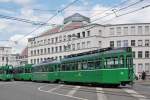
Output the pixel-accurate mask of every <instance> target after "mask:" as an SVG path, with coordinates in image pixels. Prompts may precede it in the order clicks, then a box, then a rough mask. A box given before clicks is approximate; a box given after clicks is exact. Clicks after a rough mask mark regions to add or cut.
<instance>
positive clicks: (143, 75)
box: [142, 71, 146, 80]
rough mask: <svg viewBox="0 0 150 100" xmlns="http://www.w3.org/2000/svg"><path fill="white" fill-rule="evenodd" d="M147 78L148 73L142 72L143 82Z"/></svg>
mask: <svg viewBox="0 0 150 100" xmlns="http://www.w3.org/2000/svg"><path fill="white" fill-rule="evenodd" d="M145 78H146V73H145V72H144V71H143V72H142V80H145Z"/></svg>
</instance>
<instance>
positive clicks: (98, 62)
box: [95, 60, 101, 69]
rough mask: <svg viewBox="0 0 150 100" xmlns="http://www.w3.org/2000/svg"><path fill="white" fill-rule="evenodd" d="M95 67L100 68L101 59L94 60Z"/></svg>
mask: <svg viewBox="0 0 150 100" xmlns="http://www.w3.org/2000/svg"><path fill="white" fill-rule="evenodd" d="M95 68H96V69H100V68H101V60H97V61H95Z"/></svg>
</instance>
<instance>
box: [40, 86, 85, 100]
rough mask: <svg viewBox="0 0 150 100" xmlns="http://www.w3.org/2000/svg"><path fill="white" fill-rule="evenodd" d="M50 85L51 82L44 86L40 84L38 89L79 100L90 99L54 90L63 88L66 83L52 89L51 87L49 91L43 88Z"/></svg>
mask: <svg viewBox="0 0 150 100" xmlns="http://www.w3.org/2000/svg"><path fill="white" fill-rule="evenodd" d="M49 85H50V84H48V85H44V86H40V87H38V90H39V91H41V92H45V93H50V94H55V95H60V96H64V97H69V98H74V99H77V100H88V99H85V98H80V97H75V96H71V95H64V94H60V93H57V92H53V91H54V90H56V89H59V88H61V87H62V86H64V85H59V86H57V87H55V88H52V89H50V90H48V91H45V90H42V88H44V87H47V86H49Z"/></svg>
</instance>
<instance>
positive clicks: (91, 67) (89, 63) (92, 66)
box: [88, 62, 95, 70]
mask: <svg viewBox="0 0 150 100" xmlns="http://www.w3.org/2000/svg"><path fill="white" fill-rule="evenodd" d="M93 69H95V63H94V62H88V70H93Z"/></svg>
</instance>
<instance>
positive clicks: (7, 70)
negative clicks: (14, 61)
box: [0, 65, 13, 81]
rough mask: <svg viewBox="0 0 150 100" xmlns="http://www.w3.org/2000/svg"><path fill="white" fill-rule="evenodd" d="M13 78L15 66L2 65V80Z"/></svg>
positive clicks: (0, 69)
mask: <svg viewBox="0 0 150 100" xmlns="http://www.w3.org/2000/svg"><path fill="white" fill-rule="evenodd" d="M12 79H13V66H11V65H5V66H0V80H1V81H11V80H12Z"/></svg>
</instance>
